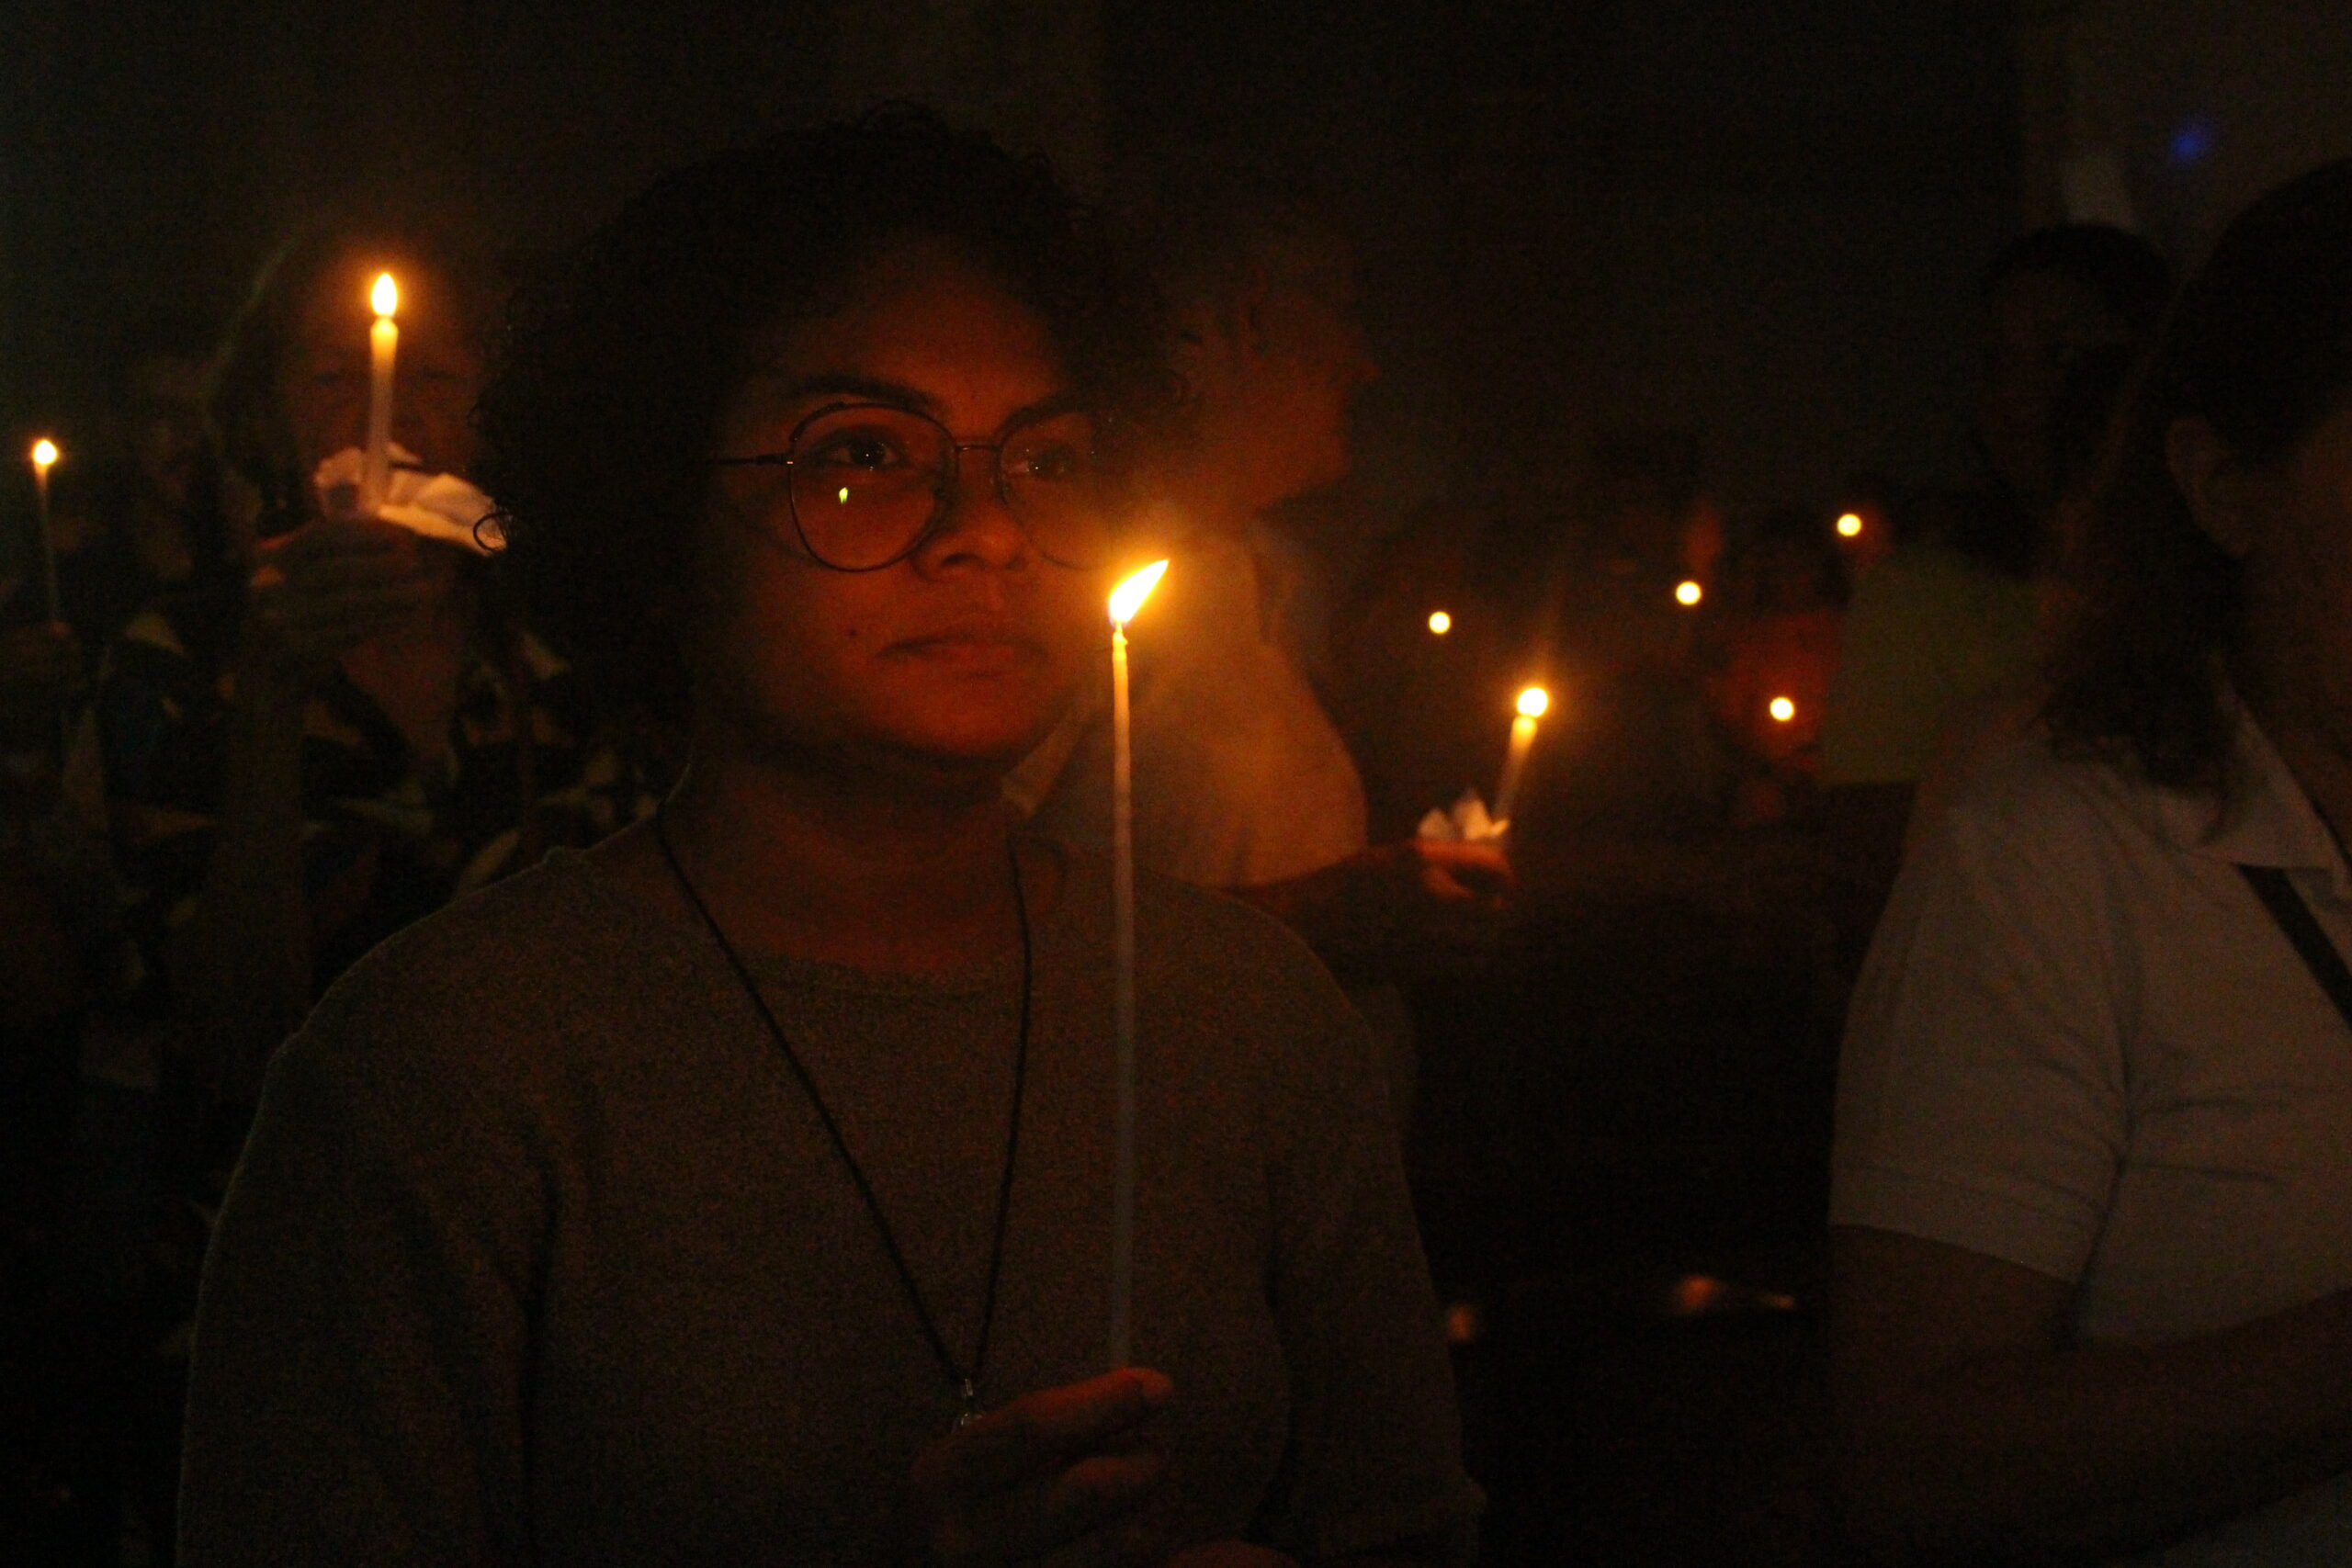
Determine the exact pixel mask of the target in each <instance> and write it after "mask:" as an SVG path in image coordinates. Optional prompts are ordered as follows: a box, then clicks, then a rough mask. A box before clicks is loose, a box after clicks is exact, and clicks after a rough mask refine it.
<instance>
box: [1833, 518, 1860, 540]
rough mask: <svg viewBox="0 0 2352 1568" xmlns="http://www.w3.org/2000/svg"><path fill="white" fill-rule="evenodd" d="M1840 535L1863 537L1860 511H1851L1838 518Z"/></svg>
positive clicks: (1844, 536) (1848, 537)
mask: <svg viewBox="0 0 2352 1568" xmlns="http://www.w3.org/2000/svg"><path fill="white" fill-rule="evenodd" d="M1861 534H1862V514H1861V513H1859V512H1849V513H1846V514H1845V515H1844V516H1843V517H1840V518H1838V536H1839V537H1841V538H1847V539H1858V538H1860V537H1861Z"/></svg>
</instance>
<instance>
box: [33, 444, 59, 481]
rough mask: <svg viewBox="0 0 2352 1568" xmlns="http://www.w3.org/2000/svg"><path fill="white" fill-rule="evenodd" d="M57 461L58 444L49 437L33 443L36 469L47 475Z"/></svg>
mask: <svg viewBox="0 0 2352 1568" xmlns="http://www.w3.org/2000/svg"><path fill="white" fill-rule="evenodd" d="M56 461H57V443H56V442H54V441H51V439H50V438H49V437H48V436H46V435H44V436H42V437H41V438H40V440H38V441H36V442H34V443H33V467H34V468H39V469H40V470H41V471H42V472H43V473H47V472H48V471H49V467H50V465H51V464H52V463H54V462H56Z"/></svg>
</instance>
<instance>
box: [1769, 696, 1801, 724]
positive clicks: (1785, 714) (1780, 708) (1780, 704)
mask: <svg viewBox="0 0 2352 1568" xmlns="http://www.w3.org/2000/svg"><path fill="white" fill-rule="evenodd" d="M1767 711H1769V712H1770V714H1771V716H1772V717H1773V718H1774V719H1775V720H1777V721H1778V722H1780V723H1781V724H1786V723H1788V722H1789V720H1791V719H1792V718H1794V717H1796V716H1797V705H1796V704H1794V703H1792V702H1791V701H1790V700H1789V699H1788V698H1786V697H1774V698H1773V699H1772V702H1771V705H1770V708H1769V709H1768V710H1767Z"/></svg>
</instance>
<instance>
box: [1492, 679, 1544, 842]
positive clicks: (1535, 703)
mask: <svg viewBox="0 0 2352 1568" xmlns="http://www.w3.org/2000/svg"><path fill="white" fill-rule="evenodd" d="M1551 705H1552V699H1551V698H1550V697H1549V696H1547V695H1545V694H1544V688H1543V687H1541V686H1530V687H1528V688H1527V690H1525V691H1523V692H1521V693H1520V694H1519V716H1518V717H1517V718H1514V719H1512V720H1511V721H1510V756H1508V757H1506V758H1505V759H1504V760H1503V779H1502V783H1501V784H1498V785H1496V786H1495V821H1496V822H1497V823H1498V825H1500V824H1508V823H1509V822H1510V808H1511V807H1512V806H1513V805H1515V804H1516V803H1517V802H1518V800H1519V783H1520V779H1521V776H1522V775H1523V774H1525V773H1526V772H1527V753H1528V752H1529V751H1531V750H1533V749H1534V746H1535V721H1536V720H1537V719H1538V718H1541V717H1542V716H1543V715H1544V709H1545V708H1547V707H1550V706H1551Z"/></svg>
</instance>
